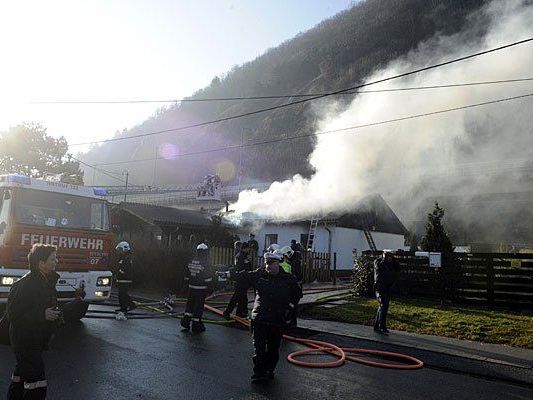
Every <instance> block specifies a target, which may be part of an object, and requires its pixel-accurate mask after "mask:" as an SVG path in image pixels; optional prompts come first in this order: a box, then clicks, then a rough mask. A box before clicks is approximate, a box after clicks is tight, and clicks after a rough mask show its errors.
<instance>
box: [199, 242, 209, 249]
mask: <svg viewBox="0 0 533 400" xmlns="http://www.w3.org/2000/svg"><path fill="white" fill-rule="evenodd" d="M208 248H209V247H207V245H206V244H205V243H200V244H199V245H198V246H196V250H207V249H208Z"/></svg>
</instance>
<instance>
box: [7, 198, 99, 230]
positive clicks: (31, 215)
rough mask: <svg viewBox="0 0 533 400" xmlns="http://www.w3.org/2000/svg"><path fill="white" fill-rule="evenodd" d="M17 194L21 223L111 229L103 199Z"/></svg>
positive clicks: (18, 218)
mask: <svg viewBox="0 0 533 400" xmlns="http://www.w3.org/2000/svg"><path fill="white" fill-rule="evenodd" d="M14 192H15V193H14V194H15V219H16V221H17V222H18V223H21V224H26V225H34V226H48V227H55V228H66V229H69V228H70V229H87V230H96V231H108V230H109V217H108V211H107V203H106V202H105V201H103V200H100V199H93V198H89V197H80V196H72V195H68V194H62V193H54V192H45V191H41V190H31V189H25V188H19V189H15V190H14Z"/></svg>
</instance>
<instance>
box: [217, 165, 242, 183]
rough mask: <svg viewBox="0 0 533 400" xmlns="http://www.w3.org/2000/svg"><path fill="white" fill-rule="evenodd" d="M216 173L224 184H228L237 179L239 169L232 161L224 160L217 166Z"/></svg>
mask: <svg viewBox="0 0 533 400" xmlns="http://www.w3.org/2000/svg"><path fill="white" fill-rule="evenodd" d="M215 171H216V173H217V174H218V175H219V176H220V179H221V180H222V182H228V181H231V180H232V179H233V178H235V174H236V172H237V168H235V164H233V162H232V161H230V160H222V161H219V162H218V163H217V164H216V165H215Z"/></svg>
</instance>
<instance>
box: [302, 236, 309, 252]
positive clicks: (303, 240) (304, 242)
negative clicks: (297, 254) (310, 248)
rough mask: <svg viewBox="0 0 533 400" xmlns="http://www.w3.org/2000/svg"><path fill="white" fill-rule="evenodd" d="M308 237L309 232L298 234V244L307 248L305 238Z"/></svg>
mask: <svg viewBox="0 0 533 400" xmlns="http://www.w3.org/2000/svg"><path fill="white" fill-rule="evenodd" d="M308 237H309V234H307V233H302V234H300V244H301V245H302V247H303V248H304V249H307V238H308Z"/></svg>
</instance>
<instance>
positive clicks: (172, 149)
mask: <svg viewBox="0 0 533 400" xmlns="http://www.w3.org/2000/svg"><path fill="white" fill-rule="evenodd" d="M159 155H160V156H161V157H163V158H164V159H165V160H175V159H176V158H178V156H179V155H180V150H179V148H178V146H176V145H175V144H172V143H163V144H161V145H159Z"/></svg>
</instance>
